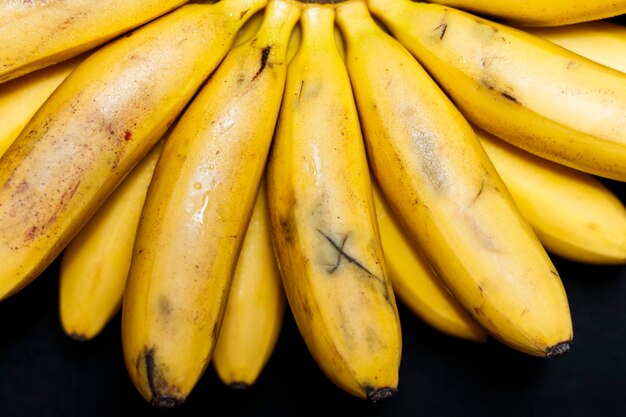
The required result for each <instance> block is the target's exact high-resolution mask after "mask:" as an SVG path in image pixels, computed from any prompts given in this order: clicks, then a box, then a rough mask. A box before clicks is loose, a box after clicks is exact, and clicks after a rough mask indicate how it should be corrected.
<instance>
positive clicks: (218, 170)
mask: <svg viewBox="0 0 626 417" xmlns="http://www.w3.org/2000/svg"><path fill="white" fill-rule="evenodd" d="M236 14H237V15H239V14H240V13H239V12H237V13H236ZM299 14H300V8H299V6H297V5H294V4H292V3H291V2H289V1H271V2H270V3H269V5H268V8H267V12H266V15H265V19H264V22H263V26H262V27H261V29H260V30H259V32H258V33H257V35H256V36H255V37H253V38H252V39H250V40H249V41H248V42H245V43H243V44H241V45H239V46H238V47H236V48H234V49H232V50H231V52H229V54H228V55H227V57H226V58H225V60H224V61H223V62H222V64H220V66H219V68H218V69H217V71H216V72H215V74H214V75H212V77H211V79H210V80H209V82H208V83H207V85H206V86H205V87H204V88H202V90H201V91H200V92H199V94H198V95H197V96H196V98H195V99H194V100H193V102H192V104H191V105H190V107H189V109H188V110H187V111H186V112H185V114H184V115H183V116H182V118H181V120H180V122H178V124H177V125H176V127H175V128H174V130H173V131H172V134H171V136H170V137H169V139H168V141H167V144H166V145H165V147H164V149H163V153H162V155H161V158H160V159H159V162H158V164H157V168H156V171H155V174H154V178H153V180H152V183H151V186H150V191H149V194H148V198H147V199H146V203H145V206H144V211H143V213H142V217H141V220H140V225H139V230H138V234H137V240H136V243H135V248H134V253H133V259H132V262H131V268H130V273H129V277H128V282H127V287H126V292H125V297H124V302H123V307H122V308H123V309H122V344H123V349H124V358H125V361H126V366H127V369H128V372H129V374H130V376H131V379H132V380H133V382H134V384H135V386H136V387H137V389H138V390H139V392H140V393H141V394H142V395H143V397H144V398H145V399H146V400H147V401H149V402H151V403H152V404H153V405H155V406H157V407H172V406H175V405H178V404H180V403H182V402H183V401H185V399H186V398H187V397H188V395H189V394H190V392H191V391H192V389H193V387H194V386H195V385H196V383H197V381H198V379H199V378H200V377H201V375H202V374H203V373H204V371H205V369H206V367H207V365H208V363H209V362H210V360H211V353H212V351H213V348H214V346H215V342H216V340H217V336H218V334H219V331H220V325H221V322H222V317H223V314H224V310H225V308H226V300H227V298H228V291H229V288H230V282H231V277H232V274H233V271H234V270H235V266H236V262H237V256H238V253H239V250H240V248H241V244H242V241H243V238H244V235H245V232H246V228H247V225H248V222H249V220H250V216H251V214H252V209H253V207H254V202H255V199H256V195H257V190H258V187H259V184H260V181H261V177H262V175H263V170H264V167H265V162H266V159H267V153H268V151H269V146H270V143H271V140H272V134H273V131H274V126H275V123H276V119H277V117H278V111H279V109H280V99H281V97H282V91H283V88H284V81H285V73H286V66H287V65H286V62H285V60H286V53H287V44H288V41H289V36H290V34H291V30H292V28H293V26H294V25H295V24H296V22H297V20H298V17H299Z"/></svg>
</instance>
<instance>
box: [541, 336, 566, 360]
mask: <svg viewBox="0 0 626 417" xmlns="http://www.w3.org/2000/svg"><path fill="white" fill-rule="evenodd" d="M571 349H572V341H571V340H568V341H565V342H561V343H557V344H556V345H554V346H552V347H549V348H548V349H547V350H546V357H547V358H556V357H558V356H563V355H565V354H566V353H567V352H569V351H570V350H571Z"/></svg>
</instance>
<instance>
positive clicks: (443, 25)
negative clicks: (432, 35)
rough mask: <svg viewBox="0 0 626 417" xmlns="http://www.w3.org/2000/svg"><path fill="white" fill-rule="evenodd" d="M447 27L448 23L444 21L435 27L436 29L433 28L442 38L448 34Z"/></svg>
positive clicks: (440, 38)
mask: <svg viewBox="0 0 626 417" xmlns="http://www.w3.org/2000/svg"><path fill="white" fill-rule="evenodd" d="M447 29H448V24H447V23H445V22H442V23H441V24H440V25H439V26H437V27H436V28H435V30H433V32H437V33H438V34H439V40H442V39H443V37H444V36H445V35H446V30H447Z"/></svg>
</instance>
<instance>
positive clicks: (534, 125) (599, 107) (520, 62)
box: [368, 0, 626, 181]
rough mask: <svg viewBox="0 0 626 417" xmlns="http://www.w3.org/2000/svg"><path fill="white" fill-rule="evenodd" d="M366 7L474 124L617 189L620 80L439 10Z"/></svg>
mask: <svg viewBox="0 0 626 417" xmlns="http://www.w3.org/2000/svg"><path fill="white" fill-rule="evenodd" d="M368 4H369V5H370V6H371V8H372V10H373V11H374V12H375V14H376V15H377V16H378V17H380V18H381V19H382V20H383V21H384V23H385V24H386V26H387V27H389V28H390V30H391V32H392V33H393V34H394V35H395V37H396V39H398V40H399V41H400V42H402V43H403V44H404V46H405V47H406V48H407V49H409V50H410V51H411V52H412V53H413V54H414V55H415V56H416V57H417V58H418V59H419V60H420V62H421V63H422V64H423V65H424V66H425V67H426V69H427V70H428V71H429V73H430V74H431V76H433V78H434V79H435V80H436V81H437V82H438V83H439V85H440V86H441V87H442V88H443V89H444V90H445V91H446V92H447V93H448V95H449V96H450V97H451V98H452V99H453V101H454V102H455V104H456V105H457V107H458V108H459V109H460V110H461V112H462V113H463V114H464V115H465V116H466V117H467V118H468V119H469V120H470V121H472V122H473V123H474V124H476V125H477V126H479V127H481V128H483V129H485V130H487V131H489V132H490V133H492V134H494V135H496V136H497V137H499V138H502V139H504V140H506V141H509V142H511V143H512V144H514V145H516V146H518V147H520V148H522V149H525V150H527V151H529V152H532V153H534V154H537V155H539V156H542V157H545V158H546V159H551V160H553V161H555V162H558V163H560V164H563V165H567V166H570V167H573V168H576V169H579V170H582V171H586V172H588V173H592V174H596V175H599V176H603V177H608V178H612V179H615V180H619V181H626V74H624V73H621V72H618V71H615V70H613V69H610V68H607V67H605V66H602V65H599V64H597V63H594V62H592V61H590V60H587V59H585V58H582V57H581V56H579V55H576V54H574V53H572V52H570V51H568V50H566V49H564V48H561V47H559V46H557V45H554V44H553V43H551V42H548V41H546V40H543V39H541V38H538V37H536V36H533V35H530V34H528V33H526V32H523V31H520V30H517V29H513V28H511V27H508V26H504V25H500V24H496V23H493V22H490V21H488V20H485V19H481V18H479V17H476V16H473V15H471V14H467V13H464V12H461V11H458V10H455V9H452V8H449V7H444V6H441V5H438V4H428V3H414V2H411V1H409V0H393V1H389V0H369V2H368Z"/></svg>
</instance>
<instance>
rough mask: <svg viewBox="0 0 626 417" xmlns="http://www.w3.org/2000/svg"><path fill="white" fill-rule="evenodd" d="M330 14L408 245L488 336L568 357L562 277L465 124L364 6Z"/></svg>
mask: <svg viewBox="0 0 626 417" xmlns="http://www.w3.org/2000/svg"><path fill="white" fill-rule="evenodd" d="M394 1H397V0H394ZM337 17H338V20H337V21H338V23H339V26H340V27H341V29H342V31H343V33H344V35H345V39H346V44H347V58H346V62H347V66H348V70H349V72H350V76H351V80H352V85H353V88H354V92H355V96H356V99H357V104H358V108H359V114H360V115H361V120H362V123H363V129H364V132H365V138H366V144H367V149H368V156H369V162H370V165H371V167H372V170H373V172H374V174H375V176H376V178H377V180H378V183H379V184H380V187H381V190H382V191H383V193H384V195H385V197H386V199H387V201H388V202H389V204H390V206H391V207H392V209H393V212H394V213H396V215H397V219H398V220H399V222H400V223H401V224H402V227H403V228H404V229H405V230H406V231H407V234H408V235H409V237H410V238H411V240H412V241H414V242H415V244H416V245H418V247H419V248H421V249H422V250H423V253H424V255H425V257H426V258H427V259H428V261H429V263H430V264H431V265H432V266H433V268H434V269H435V271H436V272H437V275H438V276H439V277H440V278H441V279H442V281H443V282H444V283H445V285H446V287H447V288H448V289H449V290H450V291H451V292H452V294H453V295H454V296H455V297H456V298H457V299H458V300H459V301H460V302H461V304H462V305H463V306H464V307H465V308H466V309H467V310H468V311H469V312H470V313H471V314H472V316H473V317H474V318H475V319H476V321H477V322H478V323H480V324H481V325H482V327H484V328H485V329H486V330H487V331H488V332H489V333H490V334H491V335H493V336H494V337H495V338H497V339H499V340H500V341H502V342H503V343H505V344H507V345H509V346H511V347H513V348H516V349H519V350H521V351H523V352H527V353H529V354H532V355H537V356H547V357H552V356H556V355H561V354H563V353H565V352H567V351H569V348H570V343H571V340H572V324H571V318H570V313H569V307H568V302H567V298H566V295H565V291H564V289H563V286H562V283H561V280H560V278H559V276H558V274H557V272H556V270H555V269H554V266H553V265H552V263H551V261H550V258H549V257H548V256H547V254H546V252H545V250H544V249H543V247H542V246H541V244H540V243H539V241H538V240H537V237H536V236H535V235H534V233H533V231H532V229H531V228H530V226H529V225H528V223H527V222H526V220H525V219H524V218H523V217H522V216H521V214H520V213H519V211H518V210H517V208H516V207H515V204H514V202H513V200H512V198H511V196H510V195H509V193H508V191H507V189H506V187H505V186H504V184H503V183H502V180H501V179H500V177H499V176H498V175H497V173H496V172H495V169H494V168H493V165H492V164H491V162H490V161H489V159H488V157H487V155H486V154H485V152H484V150H483V149H482V147H481V145H480V143H479V142H478V140H477V139H476V137H475V135H474V132H473V131H472V128H471V126H470V125H469V124H468V123H467V122H466V121H465V119H464V118H463V117H462V116H461V114H460V113H459V112H458V111H457V110H456V109H455V107H454V106H453V104H452V103H451V102H450V101H449V100H448V99H447V98H446V96H445V94H444V93H443V92H442V91H441V90H440V89H439V88H438V87H437V86H436V84H435V83H434V82H433V81H432V79H431V78H430V77H429V76H428V75H427V73H426V72H425V71H424V70H423V69H422V68H421V67H420V66H419V64H418V63H417V61H416V60H415V59H414V58H413V57H412V56H411V55H410V54H409V53H408V52H407V51H406V50H405V49H404V48H403V47H402V46H401V45H400V44H399V43H398V42H397V41H395V40H394V39H393V38H392V37H391V36H388V35H387V34H385V33H384V32H383V31H382V30H381V29H380V28H379V27H378V26H377V25H376V23H375V22H374V20H372V18H371V16H370V15H369V13H368V10H367V8H366V7H365V5H364V4H363V3H360V2H359V3H345V4H344V5H341V6H339V7H338V9H337Z"/></svg>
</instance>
